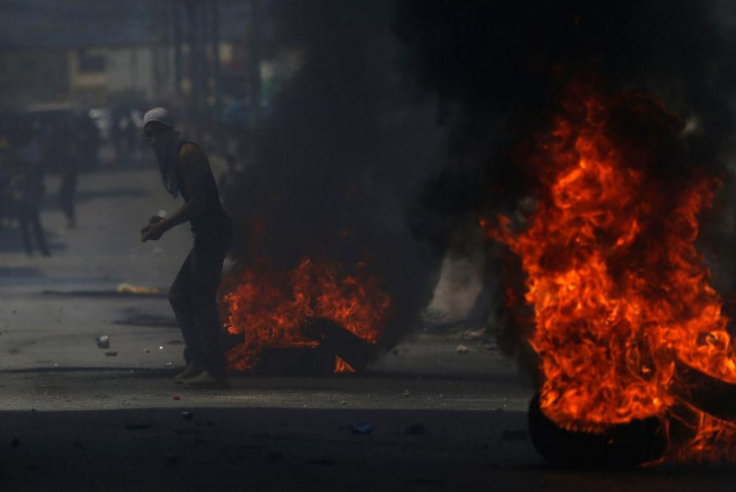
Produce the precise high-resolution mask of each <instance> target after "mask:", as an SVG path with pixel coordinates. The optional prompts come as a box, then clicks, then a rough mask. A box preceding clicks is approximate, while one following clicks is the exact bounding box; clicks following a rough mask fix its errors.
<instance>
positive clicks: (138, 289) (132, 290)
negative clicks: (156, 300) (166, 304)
mask: <svg viewBox="0 0 736 492" xmlns="http://www.w3.org/2000/svg"><path fill="white" fill-rule="evenodd" d="M117 292H118V294H160V293H161V292H162V291H161V289H159V288H158V287H144V286H142V285H130V284H120V285H118V288H117Z"/></svg>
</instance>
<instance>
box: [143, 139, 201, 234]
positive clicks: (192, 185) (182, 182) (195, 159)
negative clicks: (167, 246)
mask: <svg viewBox="0 0 736 492" xmlns="http://www.w3.org/2000/svg"><path fill="white" fill-rule="evenodd" d="M208 168H209V163H208V161H207V157H206V156H205V154H204V152H202V151H201V150H200V149H199V148H198V147H196V146H194V145H191V144H185V145H184V146H183V147H182V150H181V152H180V154H179V161H178V163H177V176H178V179H179V187H180V189H183V190H186V192H187V194H188V195H189V200H187V201H185V202H184V204H183V205H182V206H181V207H179V209H178V210H177V211H176V212H174V213H173V214H172V215H171V217H169V218H168V219H166V220H162V221H160V222H157V223H155V224H150V225H148V226H146V227H144V228H143V229H142V230H141V235H142V237H141V240H142V241H144V242H145V241H147V240H149V239H150V240H154V241H155V240H158V239H159V238H160V237H161V236H162V235H163V234H164V233H165V232H166V231H168V230H169V229H172V228H174V227H176V226H178V225H179V224H183V223H184V222H187V221H189V220H192V219H197V218H198V217H199V216H200V215H201V214H202V213H203V212H204V208H205V199H206V192H205V187H204V182H205V177H206V176H207V172H208Z"/></svg>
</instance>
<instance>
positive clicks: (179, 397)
mask: <svg viewBox="0 0 736 492" xmlns="http://www.w3.org/2000/svg"><path fill="white" fill-rule="evenodd" d="M171 399H172V400H174V401H179V400H181V395H174V396H172V397H171Z"/></svg>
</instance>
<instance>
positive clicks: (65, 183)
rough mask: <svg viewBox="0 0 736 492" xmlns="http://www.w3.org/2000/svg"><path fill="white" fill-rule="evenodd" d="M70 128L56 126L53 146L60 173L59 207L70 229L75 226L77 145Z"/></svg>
mask: <svg viewBox="0 0 736 492" xmlns="http://www.w3.org/2000/svg"><path fill="white" fill-rule="evenodd" d="M74 137H75V135H74V131H73V129H72V128H69V127H64V126H60V127H58V128H56V131H55V136H54V138H55V139H56V142H55V145H53V147H54V148H56V149H57V153H56V157H55V158H56V159H57V161H58V165H59V173H60V175H61V186H59V207H61V210H62V212H64V216H65V217H66V225H67V227H69V228H70V229H73V228H75V227H77V212H76V195H77V173H78V163H77V159H78V147H77V145H76V143H77V142H75V138H74Z"/></svg>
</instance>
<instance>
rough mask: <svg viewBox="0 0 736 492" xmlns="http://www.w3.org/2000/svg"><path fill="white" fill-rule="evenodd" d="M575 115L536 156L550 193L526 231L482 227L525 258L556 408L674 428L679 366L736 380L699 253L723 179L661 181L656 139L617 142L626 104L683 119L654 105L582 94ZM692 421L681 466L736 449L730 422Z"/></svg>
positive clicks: (570, 424)
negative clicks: (702, 228)
mask: <svg viewBox="0 0 736 492" xmlns="http://www.w3.org/2000/svg"><path fill="white" fill-rule="evenodd" d="M563 107H564V108H565V110H564V114H561V115H558V116H557V117H556V119H555V121H554V129H553V130H552V131H551V133H550V134H549V135H543V136H541V137H540V138H539V139H538V141H537V142H536V143H535V146H534V152H533V153H532V157H531V158H529V159H528V161H527V164H528V165H530V166H531V167H532V171H533V172H534V173H535V174H536V175H537V176H538V177H539V180H540V183H541V185H540V190H539V192H538V195H539V196H538V197H537V198H538V203H537V207H536V209H535V211H534V212H533V213H531V215H529V216H528V218H527V220H526V223H525V224H524V227H523V228H522V229H523V230H521V231H520V232H515V231H514V230H513V229H514V228H513V227H512V221H511V219H510V218H508V217H505V216H499V217H498V222H493V221H489V220H487V219H482V220H481V225H482V226H483V227H484V229H485V230H486V232H487V234H488V236H489V237H490V238H492V239H495V240H497V241H500V242H503V243H505V244H506V245H508V247H509V248H510V249H511V250H512V251H513V252H514V253H515V254H516V255H518V257H519V258H520V259H521V263H522V267H523V270H524V272H525V274H526V280H525V284H526V293H525V300H526V302H527V303H528V304H529V305H530V306H531V307H533V323H534V329H533V331H532V334H531V335H530V340H529V341H530V344H531V346H532V347H533V348H534V350H535V351H536V352H537V353H538V355H539V356H540V359H541V372H542V374H543V377H544V382H543V386H542V388H541V407H542V410H543V411H544V413H545V414H546V415H547V416H548V417H549V418H551V419H552V420H553V421H554V422H555V423H557V424H558V425H560V426H561V427H564V428H566V429H570V430H587V431H593V432H598V431H602V430H604V429H605V428H607V427H610V426H611V425H615V424H621V423H626V422H630V421H631V420H633V419H643V418H647V417H651V416H658V417H660V418H662V419H663V420H664V421H666V419H667V418H668V416H669V415H670V410H671V409H672V408H673V406H675V405H676V404H677V403H678V402H677V401H676V398H675V397H674V396H673V392H672V391H671V389H672V385H673V384H675V383H676V381H674V378H675V361H676V360H678V359H679V360H680V361H682V362H684V363H686V364H687V365H690V366H692V367H693V368H696V369H698V370H700V371H702V372H704V373H706V374H709V375H711V376H715V377H717V378H719V379H722V380H724V381H728V382H734V383H736V364H735V363H734V357H733V354H732V345H731V339H730V336H729V334H728V333H727V331H726V325H727V323H728V319H727V318H726V317H725V316H724V315H723V313H722V312H721V307H722V300H721V297H720V296H719V295H718V293H717V292H716V291H715V290H714V289H713V287H712V286H711V284H710V273H709V271H708V269H707V268H706V266H705V264H704V261H703V258H702V257H701V255H700V254H699V253H698V252H697V251H696V249H695V246H694V243H695V240H696V238H697V236H698V222H697V219H696V217H697V215H698V213H699V212H700V211H702V210H703V209H704V208H706V207H708V206H710V204H711V200H712V198H713V196H714V193H715V191H716V189H717V185H718V184H719V183H718V182H717V180H715V179H713V178H708V177H698V176H692V175H691V176H688V177H687V178H671V179H670V180H669V181H667V184H666V185H663V182H662V178H661V177H659V178H658V177H655V176H653V175H652V173H651V171H650V170H651V167H652V159H654V158H655V155H654V152H655V150H654V149H653V148H651V147H653V146H648V145H647V142H648V141H647V139H648V138H650V137H648V136H647V135H637V138H634V139H628V140H624V141H620V140H619V139H618V137H617V135H618V133H617V127H616V128H614V123H613V118H614V117H613V116H612V114H613V112H614V111H617V110H620V109H621V108H622V107H625V108H627V109H628V110H631V111H644V114H642V115H640V117H644V118H648V119H650V120H651V119H659V120H660V121H659V122H658V123H657V124H661V121H666V120H667V119H668V118H672V116H671V115H668V114H666V112H665V111H664V110H663V109H662V108H661V106H659V105H658V104H657V103H654V102H653V101H652V100H650V99H648V100H647V99H644V98H642V97H641V96H633V95H624V96H605V95H602V94H598V93H596V92H595V91H587V90H586V91H582V92H581V91H580V90H577V89H576V90H574V92H573V96H572V97H570V98H569V100H567V101H566V103H565V105H564V106H563ZM637 114H639V113H637ZM651 138H654V137H651ZM632 141H636V142H638V146H637V145H633V144H632V143H631V142H632ZM694 414H695V415H696V417H695V418H693V419H691V421H689V422H688V425H689V426H690V427H691V428H692V429H694V431H695V434H694V435H695V438H694V439H693V440H692V441H691V442H690V443H689V444H686V445H685V446H684V448H683V449H680V450H679V452H680V456H681V457H684V456H689V457H693V456H694V455H697V454H698V453H701V452H702V451H703V449H704V447H703V442H709V443H710V444H711V446H710V448H709V449H711V450H712V449H713V445H712V444H713V441H714V440H720V442H721V443H725V442H727V441H729V440H730V442H736V441H734V438H735V437H736V433H734V428H733V427H732V426H731V424H730V423H728V422H724V421H721V420H718V419H715V418H713V417H710V416H708V415H705V414H703V413H702V412H698V411H695V413H694ZM721 447H722V448H724V449H725V447H727V446H721Z"/></svg>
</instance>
